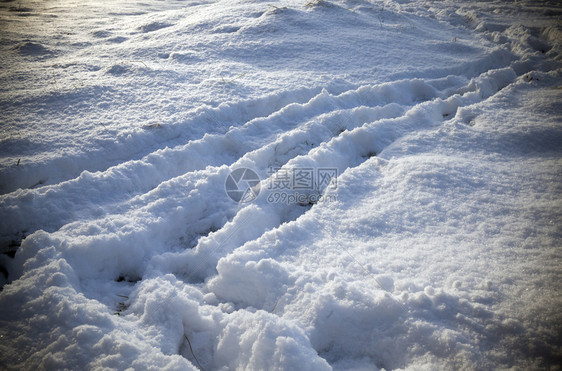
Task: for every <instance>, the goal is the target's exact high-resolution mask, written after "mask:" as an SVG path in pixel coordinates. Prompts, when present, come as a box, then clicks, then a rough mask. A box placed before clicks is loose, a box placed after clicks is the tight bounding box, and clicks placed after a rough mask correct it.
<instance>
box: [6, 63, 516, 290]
mask: <svg viewBox="0 0 562 371" xmlns="http://www.w3.org/2000/svg"><path fill="white" fill-rule="evenodd" d="M516 77H517V76H516V74H515V73H514V72H513V70H512V69H510V68H506V69H503V70H496V71H490V72H488V73H485V74H483V75H482V76H480V77H479V78H477V79H473V80H471V81H470V82H469V83H468V84H459V81H462V80H463V79H462V78H447V79H443V80H437V81H433V82H431V83H426V82H423V81H421V80H412V81H399V82H395V83H390V84H382V85H378V86H374V87H362V88H359V89H358V90H355V91H350V92H346V93H343V94H340V95H338V96H331V95H329V94H327V93H326V92H323V93H321V94H319V95H318V96H316V97H315V98H313V99H312V100H311V101H310V102H308V103H306V104H304V105H303V104H292V105H289V106H286V107H284V108H283V109H281V110H280V111H278V112H277V113H275V114H273V115H271V116H269V117H267V118H263V119H256V120H253V121H251V122H249V123H248V124H246V125H244V126H242V127H239V128H234V129H233V130H232V131H231V132H229V133H227V134H226V135H223V136H217V135H214V136H213V135H211V136H206V137H204V138H202V139H201V140H200V141H194V142H190V143H188V144H187V145H186V146H185V148H183V147H182V149H181V150H178V149H170V150H167V151H171V152H170V154H169V155H168V158H167V159H168V160H169V161H173V160H176V161H177V160H178V157H181V156H184V155H185V154H186V153H189V151H197V150H206V149H209V147H210V148H211V152H210V153H211V154H212V156H209V158H213V157H214V156H216V154H217V151H215V150H216V149H219V151H218V152H220V151H222V150H223V149H224V141H227V142H228V136H229V135H231V136H234V137H236V134H238V138H240V140H244V141H247V140H248V138H249V137H252V136H253V137H254V139H255V141H256V142H255V147H257V149H255V150H253V151H250V150H249V149H247V150H246V151H240V152H243V154H240V153H237V151H232V152H233V153H235V155H234V156H232V157H231V159H232V161H234V162H233V163H232V164H231V165H230V166H226V165H224V164H222V166H214V167H213V166H210V167H209V166H208V164H202V165H201V166H200V167H201V169H195V170H192V171H188V172H186V173H185V174H183V175H180V176H175V177H171V178H170V177H169V176H168V177H166V176H164V177H163V178H164V179H168V180H165V181H163V182H161V183H160V184H159V185H158V186H157V187H156V188H155V189H153V190H152V191H149V192H147V193H145V194H140V195H137V196H135V197H133V198H131V199H127V200H126V201H125V202H122V203H118V204H117V205H116V206H115V205H114V206H111V207H110V208H111V211H112V212H113V214H109V215H107V214H106V215H107V216H103V215H101V216H100V217H98V218H97V219H95V220H91V221H78V222H74V223H69V224H66V225H65V226H63V227H62V228H61V229H60V231H59V232H58V233H55V235H60V236H64V237H62V238H63V239H66V238H68V239H69V240H70V241H71V242H68V243H66V242H65V243H60V242H61V241H62V240H59V242H58V243H55V245H59V247H58V250H59V251H60V253H61V255H62V256H64V257H65V258H66V259H67V260H68V261H69V262H70V263H71V265H72V266H75V267H77V268H79V269H77V271H79V272H81V275H82V276H83V277H84V278H94V277H100V275H101V276H102V277H106V278H111V279H116V278H117V277H139V278H141V277H143V275H144V274H145V273H146V269H147V266H149V267H150V269H155V268H158V270H160V271H163V272H165V271H170V272H173V273H176V274H178V275H179V276H182V275H183V276H184V277H185V278H187V279H188V281H192V280H195V282H200V281H201V280H203V279H205V278H207V277H209V276H211V275H214V274H215V273H216V269H217V268H216V267H217V263H218V261H219V259H220V258H221V257H224V256H226V255H228V254H229V253H230V252H232V251H233V250H235V249H236V248H238V247H240V246H242V245H243V244H244V243H246V242H248V241H251V240H254V239H257V238H259V237H260V236H261V235H263V233H265V232H266V231H268V230H270V229H273V228H277V227H278V226H279V225H280V224H282V223H283V222H287V221H291V220H295V219H296V218H298V217H299V216H301V215H303V214H304V213H305V212H306V211H307V210H308V209H309V207H303V206H298V207H297V208H295V207H294V206H292V205H279V204H268V203H267V202H265V201H264V199H265V197H262V198H261V200H258V202H257V203H255V204H252V205H250V206H247V207H246V208H244V209H242V210H239V209H238V208H237V205H234V204H233V203H232V201H231V200H230V199H229V198H228V197H227V196H226V194H225V192H224V189H223V184H224V180H225V178H226V176H227V175H228V173H229V171H230V170H233V169H235V168H237V167H252V168H255V169H257V170H258V172H259V173H260V175H262V176H263V175H264V174H266V173H267V169H268V168H269V167H270V166H274V165H283V164H284V168H292V167H303V166H306V167H336V168H338V170H339V174H343V173H344V171H345V170H346V169H348V168H353V167H356V166H359V165H360V164H361V163H363V162H364V161H366V160H367V159H368V158H369V157H370V155H371V154H373V153H380V152H381V151H383V150H384V148H386V147H387V146H388V145H390V144H391V143H392V142H393V141H395V140H397V139H398V138H400V137H402V136H403V135H405V134H407V133H410V132H413V131H416V130H424V129H427V128H431V127H434V126H435V125H438V124H439V123H440V122H441V121H443V120H444V119H446V118H448V117H452V116H453V115H454V113H455V112H456V110H457V108H458V107H460V106H463V105H469V104H473V103H476V102H479V101H482V100H483V99H486V98H488V97H489V96H491V95H492V94H494V93H495V92H497V91H498V90H499V89H501V88H503V87H504V86H506V85H507V84H509V83H511V82H512V81H514V80H515V79H516ZM432 84H433V85H440V87H441V88H442V91H446V92H447V94H446V95H444V96H443V97H442V98H440V97H439V95H440V93H439V91H437V90H436V89H435V88H434V87H433V85H432ZM405 97H406V98H405ZM392 101H399V102H401V103H410V104H412V103H413V104H414V105H413V106H410V108H409V109H407V110H406V112H404V108H403V107H402V106H401V105H398V104H396V103H389V102H392ZM366 102H367V103H368V102H370V103H371V105H372V106H373V107H367V106H365V105H364V104H365V103H366ZM420 102H421V103H420ZM416 103H417V104H416ZM385 111H387V112H386V114H387V115H390V117H387V118H384V117H385V116H384V115H385ZM307 112H308V113H307ZM326 112H328V114H327V113H326ZM346 115H347V116H346ZM303 116H305V117H306V119H305V123H304V124H302V123H297V124H295V125H294V126H295V128H294V129H293V130H292V131H289V132H288V133H286V134H284V135H281V136H280V137H278V134H279V132H276V131H274V130H273V131H272V130H267V129H271V127H270V124H271V123H272V122H277V124H278V126H277V128H278V129H279V130H282V129H283V128H285V130H286V125H287V121H291V120H293V119H295V120H296V119H297V118H299V117H301V118H302V117H303ZM393 116H394V117H393ZM344 117H345V118H346V119H347V120H349V121H347V122H346V125H344V126H343V127H342V126H341V124H342V121H343V118H344ZM275 120H277V121H275ZM299 124H300V125H299ZM342 129H343V130H344V131H342ZM244 131H246V132H245V133H244ZM340 132H341V133H340ZM233 133H236V134H233ZM264 133H265V135H263V134H264ZM338 134H339V135H338ZM273 138H274V139H273ZM311 138H313V139H316V141H317V142H318V143H322V144H321V145H320V146H318V147H314V148H313V146H311V143H310V142H307V141H308V140H309V139H311ZM260 139H261V140H260ZM272 139H273V141H272ZM213 143H215V144H216V143H222V144H223V145H222V146H221V145H217V146H216V148H214V147H213ZM303 143H304V144H303ZM299 144H300V146H299ZM243 145H244V144H243ZM279 148H284V150H281V151H279ZM239 149H240V147H238V150H239ZM186 151H187V152H186ZM164 152H165V153H166V150H165V151H164ZM192 153H193V152H192ZM153 155H154V156H156V155H159V153H157V154H153ZM174 156H177V157H174ZM237 158H238V160H236V159H237ZM131 163H133V164H136V165H141V168H142V166H145V165H146V164H144V163H142V162H140V163H139V162H135V161H133V162H131ZM161 163H162V162H156V163H155V164H151V166H153V167H154V168H157V166H158V164H161ZM174 163H175V162H174ZM135 170H136V171H138V170H139V169H138V168H135V167H134V166H133V172H134V171H135ZM93 175H96V174H92V176H93ZM127 175H129V174H127ZM97 176H99V178H97V177H92V178H90V179H88V177H87V176H85V175H83V177H84V178H85V180H84V178H82V177H81V178H82V179H83V181H86V184H87V185H88V186H91V185H93V184H96V182H99V181H100V179H102V180H103V179H104V177H106V178H107V177H108V173H107V172H106V173H98V174H97ZM152 176H154V174H151V173H147V174H144V179H150V178H151V177H152ZM110 179H111V177H110ZM141 179H142V178H141ZM160 179H161V178H160ZM79 180H80V179H79ZM65 184H72V182H66V183H62V184H61V185H59V186H58V187H60V186H63V185H65ZM53 188H54V189H53ZM56 188H57V187H45V190H46V192H45V193H44V194H45V195H47V197H50V196H49V194H50V192H55V193H56V192H57V189H56ZM78 189H80V187H78ZM45 190H35V191H22V193H21V195H20V193H15V196H16V199H17V196H22V195H23V196H24V197H22V199H23V200H24V201H25V200H27V201H29V202H30V203H31V205H35V206H36V203H34V200H33V198H34V196H35V195H34V194H33V192H39V191H45ZM64 191H66V192H64ZM60 192H61V193H63V194H65V193H66V194H68V191H67V190H60ZM123 194H126V192H123ZM94 200H95V198H94ZM52 201H53V200H52V199H50V200H49V202H52ZM45 204H48V202H45ZM85 205H88V206H90V205H89V204H88V203H85ZM14 206H15V207H17V206H18V205H17V202H16V203H15V205H14ZM8 209H9V208H3V210H8ZM86 211H87V212H88V211H89V212H90V214H89V215H88V214H86V213H84V214H86V215H87V216H88V217H93V218H95V213H94V212H95V211H96V210H95V209H94V210H93V211H92V210H91V209H90V210H86ZM102 212H103V211H102ZM84 214H82V215H81V216H84ZM244 215H246V216H247V218H248V219H247V221H246V217H244V218H243V216H244ZM73 216H74V215H73ZM170 217H171V219H170ZM22 219H23V218H22ZM12 220H16V218H12ZM127 220H133V221H134V222H133V223H132V224H133V225H130V224H131V223H129V222H125V221H127ZM170 220H173V222H172V223H170ZM229 220H231V221H230V222H229ZM241 220H244V223H252V224H254V226H259V227H258V228H253V229H252V230H253V231H254V233H250V234H247V235H246V234H244V233H242V234H241V235H236V236H235V238H229V239H227V241H226V242H217V241H219V239H220V238H221V236H223V235H224V234H228V233H229V231H230V230H232V228H238V224H239V223H241V222H240V221H241ZM20 223H21V225H23V224H24V223H23V222H21V221H20ZM13 225H17V224H16V223H14V224H12V226H13ZM16 230H17V228H13V229H12V231H16ZM178 230H179V231H183V233H182V235H178V232H177V231H178ZM213 230H216V232H212V231H213ZM154 231H158V232H157V233H154ZM255 231H259V232H255ZM5 235H6V234H5ZM202 235H203V236H205V235H206V237H204V238H203V239H199V241H198V244H197V245H196V247H195V249H193V250H185V247H186V246H187V247H190V246H193V243H192V242H191V241H195V240H196V239H197V238H198V237H199V236H202ZM57 240H58V238H57ZM131 243H134V244H135V246H136V250H135V254H132V255H131V254H130V251H128V249H127V248H126V246H130V245H131ZM155 243H156V244H155ZM29 245H31V246H26V243H25V241H24V244H23V245H22V248H23V250H24V252H23V253H22V254H19V257H18V256H17V258H18V260H21V259H25V258H28V257H29V256H30V255H33V254H34V253H35V252H36V248H37V246H34V244H33V243H30V244H29ZM120 246H122V247H123V248H120ZM106 249H111V250H112V252H113V255H114V257H115V259H113V260H112V261H110V262H108V261H106V260H104V259H103V258H98V257H99V256H101V257H103V256H106V255H107V256H109V255H111V254H109V255H108V254H106V253H103V251H104V250H106ZM174 251H175V252H174ZM178 251H179V252H178ZM150 259H152V261H150V263H148V260H150ZM147 264H148V265H147ZM150 269H149V270H150ZM219 273H220V272H219ZM10 274H11V275H12V276H13V274H12V272H10ZM14 274H15V276H17V275H18V272H14ZM13 278H14V277H10V279H13Z"/></svg>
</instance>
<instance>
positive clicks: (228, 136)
mask: <svg viewBox="0 0 562 371" xmlns="http://www.w3.org/2000/svg"><path fill="white" fill-rule="evenodd" d="M462 82H463V81H462V79H444V80H443V81H441V80H435V81H433V82H430V83H425V82H423V81H422V80H411V81H408V80H403V81H398V82H394V83H387V84H381V85H377V86H366V87H361V88H359V89H357V90H350V91H347V92H344V93H342V94H339V95H337V96H334V95H331V94H329V93H328V92H326V91H323V92H321V93H320V94H318V95H316V96H314V97H313V98H312V99H310V100H309V101H308V102H306V103H290V104H287V105H284V106H282V107H281V108H280V109H279V110H277V111H275V112H273V113H272V114H270V115H269V116H267V117H258V118H254V119H252V120H250V121H249V122H247V123H246V124H244V125H242V126H236V127H231V128H230V129H229V130H228V131H227V132H226V133H225V134H206V135H205V136H204V137H203V138H201V139H199V140H193V141H190V142H188V143H187V144H185V145H179V146H176V147H174V148H165V149H161V150H158V151H156V152H153V153H151V154H149V155H147V156H145V157H144V158H143V159H141V160H132V161H128V162H125V163H123V164H120V165H118V166H115V167H112V168H110V169H108V170H107V171H105V172H98V173H90V172H83V173H82V175H81V176H80V177H78V178H76V179H73V180H70V181H66V182H63V183H60V184H58V185H53V186H46V187H42V188H40V189H35V190H19V191H16V192H13V193H11V194H8V195H4V196H2V197H0V206H2V207H1V209H0V210H2V211H0V213H3V214H5V215H6V218H4V219H5V220H9V222H7V223H5V224H3V225H2V227H1V229H0V236H2V239H3V241H4V245H6V241H10V240H17V236H18V235H21V233H22V231H24V232H23V233H31V232H33V231H34V230H37V229H40V228H41V229H45V230H47V231H55V230H57V229H58V228H60V227H61V226H62V225H64V224H66V223H68V222H71V221H72V220H75V219H84V218H86V219H91V218H99V217H100V216H102V215H104V214H110V213H112V212H122V211H123V210H124V207H122V204H123V203H125V204H126V203H127V201H128V200H129V199H130V198H131V197H132V196H134V195H142V194H144V193H146V192H148V191H150V190H151V189H154V188H156V187H157V186H158V185H159V184H161V183H163V182H165V181H166V180H169V179H172V178H174V177H176V176H179V175H181V174H184V173H187V172H192V171H196V170H201V169H204V168H205V167H207V166H220V165H222V164H227V165H228V164H231V163H233V162H235V161H236V160H237V159H239V158H240V157H241V156H243V155H244V154H246V153H248V152H249V151H252V150H255V149H256V148H259V147H260V146H263V147H265V146H266V144H267V143H273V142H272V141H274V140H275V137H276V136H278V135H280V134H281V133H283V132H284V131H287V130H290V129H291V128H295V127H299V125H300V126H302V125H303V123H307V122H309V121H313V120H315V119H317V118H319V117H320V116H325V115H327V114H328V113H330V112H337V114H336V115H334V117H332V118H330V119H324V118H322V119H321V121H322V120H327V121H326V125H329V126H330V129H329V130H330V131H332V132H333V133H334V135H335V134H337V133H336V132H338V131H341V130H345V129H351V128H353V127H354V125H358V124H362V123H364V122H366V121H369V120H376V119H378V118H381V117H386V116H387V115H389V114H390V115H399V114H401V113H402V112H401V109H400V107H401V106H411V105H412V104H415V103H417V102H420V101H425V100H428V99H432V98H434V97H436V96H439V95H443V94H445V95H446V94H448V91H447V90H451V89H458V86H459V85H460V84H462ZM432 83H433V84H436V85H440V86H439V87H440V89H441V91H437V90H436V89H435V88H434V87H433V86H432ZM270 99H273V98H270ZM263 100H264V101H267V99H263ZM387 106H388V107H387ZM246 110H248V109H246ZM249 111H252V109H250V110H249ZM348 111H349V112H348ZM221 114H224V113H221ZM238 115H239V116H240V115H243V114H240V113H239V114H238ZM319 125H320V126H322V125H323V124H319ZM316 126H318V125H316ZM316 126H314V125H313V126H311V127H310V128H308V129H305V131H301V132H300V133H295V135H298V136H299V137H300V139H298V140H299V141H301V142H306V141H307V140H308V139H310V138H308V139H307V138H306V135H307V134H306V133H307V130H308V131H310V130H318V129H317V128H316ZM323 140H325V139H316V140H315V142H316V143H314V141H311V142H310V143H309V145H315V144H316V145H317V144H318V143H320V142H322V141H323ZM290 142H291V140H290V139H287V138H285V139H284V142H282V143H278V144H277V145H278V147H276V149H275V150H276V151H277V150H278V149H279V150H281V148H284V149H283V150H284V151H285V152H286V154H285V155H284V156H285V158H286V159H285V160H283V158H282V157H283V156H280V158H279V159H278V161H277V163H275V165H281V164H282V163H284V161H286V160H287V159H289V158H290V157H291V156H292V155H291V154H290V151H291V148H290V146H291V145H292V144H291V143H290ZM287 143H288V144H287ZM295 146H296V145H295ZM286 147H289V148H286ZM295 154H296V153H295ZM287 156H288V157H287ZM279 161H281V162H279ZM86 189H87V190H88V191H87V193H86V192H84V191H82V190H86ZM62 205H64V206H62ZM14 209H19V210H18V212H14ZM8 215H9V217H8ZM55 216H56V217H55ZM54 220H56V221H57V222H56V223H54V222H53V221H54ZM31 221H32V222H31ZM4 249H5V247H4Z"/></svg>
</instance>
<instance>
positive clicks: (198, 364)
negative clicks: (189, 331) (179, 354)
mask: <svg viewBox="0 0 562 371" xmlns="http://www.w3.org/2000/svg"><path fill="white" fill-rule="evenodd" d="M183 337H184V338H185V340H187V345H189V351H190V352H191V355H192V356H193V359H194V360H195V362H196V363H197V366H198V367H199V369H201V370H202V371H205V369H204V368H203V366H201V364H200V363H199V360H198V359H197V357H195V353H193V348H192V347H191V341H189V338H188V337H187V335H186V334H183Z"/></svg>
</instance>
